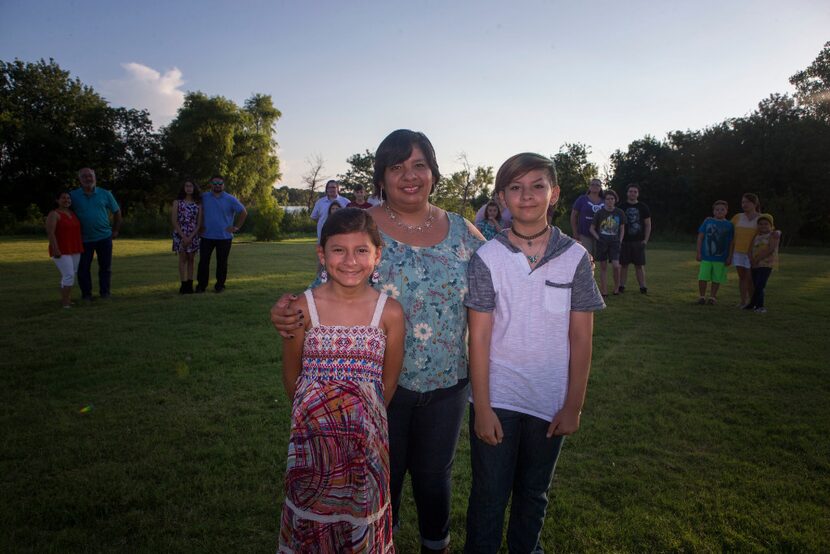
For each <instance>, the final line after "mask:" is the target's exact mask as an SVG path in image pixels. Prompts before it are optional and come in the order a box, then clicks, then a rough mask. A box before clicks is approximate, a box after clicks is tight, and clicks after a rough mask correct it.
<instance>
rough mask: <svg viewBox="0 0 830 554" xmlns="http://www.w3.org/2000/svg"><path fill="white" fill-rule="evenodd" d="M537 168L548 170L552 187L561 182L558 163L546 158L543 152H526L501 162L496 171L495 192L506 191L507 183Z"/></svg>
mask: <svg viewBox="0 0 830 554" xmlns="http://www.w3.org/2000/svg"><path fill="white" fill-rule="evenodd" d="M535 169H542V170H544V171H547V172H548V177H550V186H551V188H553V187H555V186H557V185H558V184H559V179H557V177H556V164H554V163H553V160H552V159H550V158H546V157H545V156H542V155H541V154H533V153H532V152H524V153H522V154H516V155H515V156H511V157H509V158H508V159H507V161H506V162H504V163H503V164H501V167H500V168H499V171H498V173H496V189H495V192H496V193H497V194H498V193H499V192H502V191H504V189H506V188H507V185H509V184H510V183H511V182H513V180H515V179H518V178H519V177H521V176H522V175H524V174H526V173H528V172H529V171H533V170H535Z"/></svg>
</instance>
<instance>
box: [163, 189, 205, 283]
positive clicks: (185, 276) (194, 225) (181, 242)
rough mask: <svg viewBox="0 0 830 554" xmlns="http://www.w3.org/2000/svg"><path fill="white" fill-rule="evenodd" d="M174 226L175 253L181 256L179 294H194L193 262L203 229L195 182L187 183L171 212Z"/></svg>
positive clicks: (199, 201)
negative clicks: (200, 230) (201, 229)
mask: <svg viewBox="0 0 830 554" xmlns="http://www.w3.org/2000/svg"><path fill="white" fill-rule="evenodd" d="M170 221H171V223H172V224H173V252H177V253H178V254H179V279H180V280H181V282H182V285H181V287H179V294H191V293H193V261H194V259H195V258H196V252H198V251H199V229H200V228H201V227H202V195H201V193H200V192H199V187H198V185H196V183H194V182H193V181H185V182H184V185H182V188H181V190H180V191H179V194H178V196H177V197H176V199H175V200H173V208H172V210H171V211H170Z"/></svg>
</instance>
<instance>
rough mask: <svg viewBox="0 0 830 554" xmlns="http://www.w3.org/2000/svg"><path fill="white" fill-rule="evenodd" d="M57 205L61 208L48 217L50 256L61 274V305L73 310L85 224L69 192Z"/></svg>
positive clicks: (61, 193) (64, 192)
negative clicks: (76, 212)
mask: <svg viewBox="0 0 830 554" xmlns="http://www.w3.org/2000/svg"><path fill="white" fill-rule="evenodd" d="M55 202H57V204H58V207H57V208H56V209H54V210H52V211H51V212H49V215H48V216H46V235H47V236H48V237H49V255H50V256H51V257H52V260H54V262H55V265H56V266H58V271H60V272H61V304H62V305H63V307H64V308H69V307H71V306H72V301H71V300H70V295H71V292H72V286H73V285H74V284H75V274H76V273H77V272H78V262H79V261H80V260H81V252H83V251H84V243H83V242H82V241H81V222H80V221H79V220H78V217H77V216H76V215H75V214H74V213H73V212H72V210H70V209H69V206H71V205H72V198H70V196H69V192H67V191H62V192H60V193H58V196H57V197H56V198H55Z"/></svg>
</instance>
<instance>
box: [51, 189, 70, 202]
mask: <svg viewBox="0 0 830 554" xmlns="http://www.w3.org/2000/svg"><path fill="white" fill-rule="evenodd" d="M64 194H68V195H69V196H70V197H71V196H72V193H71V192H70V191H69V189H61V190H59V191H58V192H56V193H55V202H57V201H58V200H60V199H61V196H63V195H64Z"/></svg>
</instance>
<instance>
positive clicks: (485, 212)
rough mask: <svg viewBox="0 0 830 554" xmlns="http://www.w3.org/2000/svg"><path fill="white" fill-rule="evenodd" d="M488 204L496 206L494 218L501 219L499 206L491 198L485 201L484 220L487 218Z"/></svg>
mask: <svg viewBox="0 0 830 554" xmlns="http://www.w3.org/2000/svg"><path fill="white" fill-rule="evenodd" d="M490 206H494V207H495V208H496V220H498V221H501V207H499V205H498V204H497V203H496V202H495V201H493V200H490V201H489V202H487V205H486V206H484V219H485V221H486V220H487V210H489V209H490Z"/></svg>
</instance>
